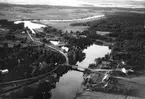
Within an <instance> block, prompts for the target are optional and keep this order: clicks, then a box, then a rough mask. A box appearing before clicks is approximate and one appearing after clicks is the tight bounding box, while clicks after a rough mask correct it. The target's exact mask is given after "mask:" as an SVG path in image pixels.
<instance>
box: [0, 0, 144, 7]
mask: <svg viewBox="0 0 145 99" xmlns="http://www.w3.org/2000/svg"><path fill="white" fill-rule="evenodd" d="M0 2H6V3H16V4H48V5H62V6H82V5H91V6H98V7H145V0H0Z"/></svg>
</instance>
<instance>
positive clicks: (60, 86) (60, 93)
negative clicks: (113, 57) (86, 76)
mask: <svg viewBox="0 0 145 99" xmlns="http://www.w3.org/2000/svg"><path fill="white" fill-rule="evenodd" d="M84 52H85V53H86V58H85V59H84V60H83V61H82V62H80V63H79V62H78V63H77V64H78V65H79V66H81V67H88V65H89V64H90V63H93V62H94V59H95V58H97V57H103V56H104V55H105V54H107V53H110V50H109V48H108V47H107V46H99V45H95V44H93V45H91V46H89V47H88V48H87V49H85V50H84ZM82 76H83V73H81V72H77V71H69V72H68V73H66V74H65V75H63V76H62V77H61V78H60V80H59V82H58V83H57V84H56V88H55V89H53V90H52V98H51V99H73V97H74V96H75V94H76V92H77V91H78V89H79V88H80V87H81V83H82V81H83V77H82Z"/></svg>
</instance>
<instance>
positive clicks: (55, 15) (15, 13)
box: [0, 3, 144, 20]
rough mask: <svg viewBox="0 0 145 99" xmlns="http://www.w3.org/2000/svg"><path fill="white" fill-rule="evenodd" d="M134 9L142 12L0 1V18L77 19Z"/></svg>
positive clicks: (142, 10)
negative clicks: (3, 2)
mask: <svg viewBox="0 0 145 99" xmlns="http://www.w3.org/2000/svg"><path fill="white" fill-rule="evenodd" d="M118 11H121V12H122V11H134V12H142V13H144V8H142V9H125V8H96V7H66V6H62V7H61V6H49V5H9V4H2V3H0V19H8V20H21V19H45V20H56V19H57V20H59V19H65V20H67V19H78V18H85V17H91V16H96V15H102V14H105V13H107V12H118Z"/></svg>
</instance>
